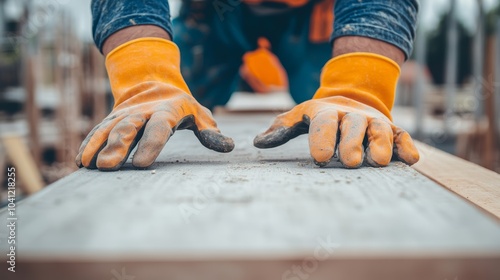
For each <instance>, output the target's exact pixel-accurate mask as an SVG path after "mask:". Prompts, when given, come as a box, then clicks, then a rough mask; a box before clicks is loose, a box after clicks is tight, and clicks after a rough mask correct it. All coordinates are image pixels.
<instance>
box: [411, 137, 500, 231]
mask: <svg viewBox="0 0 500 280" xmlns="http://www.w3.org/2000/svg"><path fill="white" fill-rule="evenodd" d="M415 145H416V146H417V149H418V150H419V152H420V160H419V162H417V163H416V164H414V165H413V166H412V167H413V168H414V169H415V170H417V171H418V172H419V173H421V174H423V175H424V176H426V177H428V178H429V179H431V180H433V181H435V182H436V183H438V184H439V185H441V186H443V187H445V188H446V189H448V190H450V191H452V192H454V193H456V194H457V195H459V196H460V197H462V198H464V199H465V200H467V201H469V202H470V203H472V204H473V205H475V206H477V207H478V208H480V209H481V210H483V211H484V212H486V213H488V214H489V215H491V216H492V217H494V218H495V219H496V220H497V222H500V174H498V173H496V172H494V171H491V170H489V169H486V168H483V167H481V166H479V165H477V164H475V163H472V162H469V161H466V160H464V159H461V158H459V157H456V156H454V155H451V154H449V153H446V152H443V151H441V150H439V149H437V148H434V147H432V146H429V145H427V144H425V143H422V142H419V141H415Z"/></svg>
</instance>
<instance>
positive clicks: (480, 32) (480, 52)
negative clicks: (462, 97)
mask: <svg viewBox="0 0 500 280" xmlns="http://www.w3.org/2000/svg"><path fill="white" fill-rule="evenodd" d="M477 10H478V12H477V15H476V32H475V33H474V43H473V49H472V51H473V56H472V77H473V83H474V84H473V89H474V98H475V101H476V108H475V111H474V117H475V120H476V124H477V123H479V122H480V120H481V118H482V116H483V113H484V107H483V102H482V101H483V92H484V91H483V90H484V89H483V85H484V83H485V79H484V77H483V70H484V8H483V0H477Z"/></svg>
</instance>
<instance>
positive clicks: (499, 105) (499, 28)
mask: <svg viewBox="0 0 500 280" xmlns="http://www.w3.org/2000/svg"><path fill="white" fill-rule="evenodd" d="M495 62H496V63H495V76H496V77H495V103H496V106H495V112H496V118H495V119H496V120H497V135H500V19H498V20H497V22H496V51H495Z"/></svg>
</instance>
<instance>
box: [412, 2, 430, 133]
mask: <svg viewBox="0 0 500 280" xmlns="http://www.w3.org/2000/svg"><path fill="white" fill-rule="evenodd" d="M427 2H428V1H426V0H421V1H420V9H421V10H424V11H425V9H424V5H426V3H427ZM419 16H420V19H419V26H418V29H417V38H416V42H415V60H416V64H415V65H416V68H415V69H416V73H415V75H416V77H415V85H414V86H413V104H414V106H415V120H414V121H415V134H414V135H413V136H414V137H415V138H416V139H419V140H421V139H422V138H423V132H422V128H423V124H424V119H425V118H424V114H425V112H424V102H425V96H424V94H425V88H424V86H425V75H424V72H425V66H426V53H427V37H426V35H425V30H424V28H423V27H422V17H423V15H422V13H420V15H419Z"/></svg>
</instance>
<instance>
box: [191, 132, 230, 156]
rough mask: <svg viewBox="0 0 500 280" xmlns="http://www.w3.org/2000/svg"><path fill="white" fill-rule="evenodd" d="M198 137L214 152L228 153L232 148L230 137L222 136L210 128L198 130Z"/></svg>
mask: <svg viewBox="0 0 500 280" xmlns="http://www.w3.org/2000/svg"><path fill="white" fill-rule="evenodd" d="M199 139H200V142H201V143H202V144H203V145H204V146H205V147H207V148H209V149H211V150H214V151H216V152H220V153H229V152H231V151H232V150H233V149H234V141H233V139H232V138H230V137H227V136H224V135H222V134H221V133H219V132H217V131H215V130H212V129H205V130H202V131H200V132H199Z"/></svg>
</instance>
